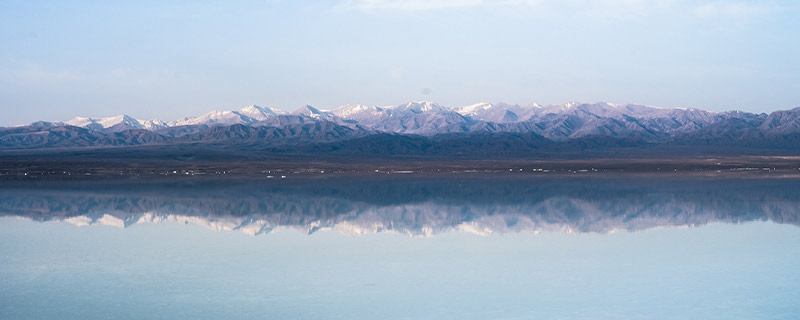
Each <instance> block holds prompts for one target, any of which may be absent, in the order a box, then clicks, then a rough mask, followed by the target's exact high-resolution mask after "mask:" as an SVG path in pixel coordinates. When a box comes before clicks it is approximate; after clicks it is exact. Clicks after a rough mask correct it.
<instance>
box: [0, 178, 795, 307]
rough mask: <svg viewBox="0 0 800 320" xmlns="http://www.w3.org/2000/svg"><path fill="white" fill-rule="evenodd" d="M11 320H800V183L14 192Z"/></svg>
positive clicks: (4, 256)
mask: <svg viewBox="0 0 800 320" xmlns="http://www.w3.org/2000/svg"><path fill="white" fill-rule="evenodd" d="M0 215H2V217H0V318H3V319H107V318H131V319H145V318H146V319H152V318H163V319H184V318H192V319H217V318H228V319H235V318H241V319H252V318H272V319H316V318H321V319H375V318H380V319H419V318H428V319H445V318H446V319H465V318H471V319H486V318H493V319H530V318H540V319H608V318H650V319H687V318H692V319H796V318H798V317H800V303H798V301H800V272H798V270H800V228H798V225H800V179H795V178H777V179H776V178H770V179H766V178H736V179H732V178H706V177H670V178H664V177H659V178H642V177H631V178H614V179H610V178H589V177H570V178H518V177H517V178H515V177H481V176H476V177H446V178H443V177H408V178H392V179H388V178H376V177H347V178H324V179H311V178H304V179H286V180H274V181H264V180H255V179H247V180H241V179H203V178H200V179H194V178H189V177H187V178H185V179H164V180H161V179H142V180H114V181H109V180H100V181H80V182H75V181H73V182H64V181H55V182H53V181H50V182H48V181H42V182H32V181H23V182H14V181H4V182H2V183H0Z"/></svg>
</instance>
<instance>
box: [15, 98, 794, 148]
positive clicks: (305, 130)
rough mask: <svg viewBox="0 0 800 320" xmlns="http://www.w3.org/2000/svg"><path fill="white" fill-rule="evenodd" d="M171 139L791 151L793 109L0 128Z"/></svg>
mask: <svg viewBox="0 0 800 320" xmlns="http://www.w3.org/2000/svg"><path fill="white" fill-rule="evenodd" d="M175 144H182V145H198V144H212V145H219V144H225V145H247V146H251V147H253V148H266V149H268V150H271V151H283V152H287V151H297V152H338V153H373V154H376V153H377V154H435V155H440V156H449V155H459V154H475V153H476V152H477V153H478V154H480V153H481V152H483V153H486V154H508V155H515V154H527V153H536V152H539V153H540V152H548V151H563V150H568V151H569V150H577V151H580V150H586V149H608V148H641V147H654V146H656V147H669V146H701V147H738V148H756V149H758V148H769V149H783V150H792V149H797V148H798V147H800V108H795V109H792V110H782V111H775V112H772V113H770V114H766V113H761V114H755V113H748V112H741V111H728V112H712V111H708V110H703V109H695V108H660V107H653V106H646V105H638V104H626V105H618V104H612V103H605V102H598V103H577V102H570V103H566V104H562V105H549V106H542V105H538V104H530V105H517V104H515V105H510V104H505V103H496V104H490V103H478V104H474V105H470V106H464V107H457V108H447V107H444V106H442V105H440V104H437V103H433V102H424V101H423V102H409V103H405V104H401V105H396V106H366V105H344V106H341V107H339V108H337V109H335V110H320V109H317V108H314V107H312V106H305V107H302V108H299V109H297V110H295V111H293V112H287V111H284V110H281V109H278V108H272V107H261V106H257V105H250V106H247V107H244V108H241V109H239V110H234V111H212V112H209V113H207V114H204V115H201V116H199V117H186V118H183V119H179V120H174V121H168V122H167V121H161V120H158V119H151V120H140V119H136V118H134V117H131V116H128V115H120V116H115V117H107V118H88V117H76V118H74V119H71V120H68V121H64V122H46V121H39V122H35V123H32V124H30V125H26V126H17V127H7V128H0V149H6V150H10V149H42V148H63V147H73V148H74V147H113V146H141V145H175Z"/></svg>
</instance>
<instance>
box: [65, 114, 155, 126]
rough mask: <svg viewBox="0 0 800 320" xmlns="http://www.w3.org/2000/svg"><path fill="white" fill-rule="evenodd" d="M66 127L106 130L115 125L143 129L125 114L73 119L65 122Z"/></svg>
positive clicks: (137, 122)
mask: <svg viewBox="0 0 800 320" xmlns="http://www.w3.org/2000/svg"><path fill="white" fill-rule="evenodd" d="M65 123H66V124H68V125H71V126H76V127H82V128H87V129H107V128H110V127H113V126H115V125H119V124H122V125H126V126H129V127H131V128H137V129H145V126H144V125H142V123H141V121H140V120H137V119H135V118H134V117H131V116H129V115H126V114H121V115H118V116H114V117H105V118H89V117H75V118H72V119H71V120H69V121H67V122H65Z"/></svg>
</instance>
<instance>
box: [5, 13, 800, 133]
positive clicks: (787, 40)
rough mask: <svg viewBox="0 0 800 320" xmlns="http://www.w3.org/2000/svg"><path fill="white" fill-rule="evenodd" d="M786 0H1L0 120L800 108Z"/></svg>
mask: <svg viewBox="0 0 800 320" xmlns="http://www.w3.org/2000/svg"><path fill="white" fill-rule="evenodd" d="M798 53H800V3H795V2H794V1H769V0H767V1H736V0H732V1H709V0H699V1H683V0H563V1H554V0H498V1H485V0H461V1H457V0H427V1H423V0H409V1H395V0H329V1H316V2H314V1H281V0H262V1H224V2H218V1H208V2H203V1H149V0H143V1H81V0H75V1H35V0H28V1H15V0H3V1H0V114H2V118H0V125H3V126H8V125H19V124H25V123H30V122H33V121H36V120H50V121H55V120H62V121H63V120H68V119H70V118H72V117H74V116H93V117H103V116H113V115H117V114H122V113H126V114H129V115H131V116H134V117H136V118H140V119H151V118H159V119H162V120H167V121H168V120H174V119H178V118H182V117H185V116H197V115H200V114H203V113H206V112H208V111H211V110H232V109H238V108H241V107H243V106H246V105H249V104H258V105H262V106H272V107H278V108H281V109H285V110H293V109H296V108H299V107H301V106H304V105H307V104H308V105H312V106H315V107H318V108H322V109H332V108H335V107H337V106H340V105H344V104H351V103H360V104H367V105H396V104H401V103H404V102H408V101H416V100H427V101H435V102H438V103H441V104H443V105H445V106H449V107H457V106H462V105H469V104H473V103H476V102H482V101H485V102H506V103H519V104H528V103H532V102H537V103H539V104H545V105H546V104H561V103H566V102H569V101H579V102H596V101H607V102H613V103H619V104H624V103H641V104H648V105H655V106H662V107H699V108H705V109H709V110H713V111H724V110H743V111H750V112H770V111H773V110H779V109H790V108H794V107H798V106H800V59H798Z"/></svg>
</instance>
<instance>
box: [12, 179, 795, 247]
mask: <svg viewBox="0 0 800 320" xmlns="http://www.w3.org/2000/svg"><path fill="white" fill-rule="evenodd" d="M799 213H800V179H789V178H785V179H743V178H740V179H729V178H728V179H723V178H704V177H684V178H675V177H673V178H656V179H652V178H649V179H648V178H642V177H631V178H615V179H610V178H596V177H569V178H516V177H501V178H498V177H481V176H477V177H448V176H434V177H424V178H423V177H404V178H392V179H389V178H381V177H335V178H308V177H307V178H301V179H286V180H260V179H238V180H234V179H211V178H195V177H187V178H185V179H169V180H160V179H153V178H150V179H140V180H114V181H108V180H106V181H81V182H75V181H73V182H64V181H49V182H48V181H40V182H31V181H21V182H4V183H2V184H0V214H2V215H4V216H20V217H26V218H30V219H32V220H35V221H67V222H70V223H74V224H79V225H87V224H89V225H91V224H106V225H115V226H120V227H128V226H131V225H134V224H137V223H142V222H160V221H177V222H181V223H192V224H202V225H207V226H209V227H211V228H213V229H218V230H238V231H241V232H244V233H247V234H253V235H257V234H264V233H270V232H271V231H273V230H276V229H282V228H291V229H298V230H302V231H303V232H307V233H309V234H311V233H314V232H316V231H318V230H323V229H334V230H338V231H340V232H343V233H351V234H366V233H376V232H387V231H391V232H399V233H406V234H410V235H415V236H417V235H433V234H437V233H441V232H447V231H456V230H458V231H467V232H473V233H478V234H492V233H506V232H540V231H559V232H570V233H585V232H595V233H609V232H614V231H619V230H626V231H637V230H644V229H649V228H656V227H676V226H695V225H704V224H709V223H716V222H723V223H742V222H748V221H756V220H768V221H772V222H776V223H785V224H794V225H798V224H800V222H799V219H798V216H800V215H799Z"/></svg>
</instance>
